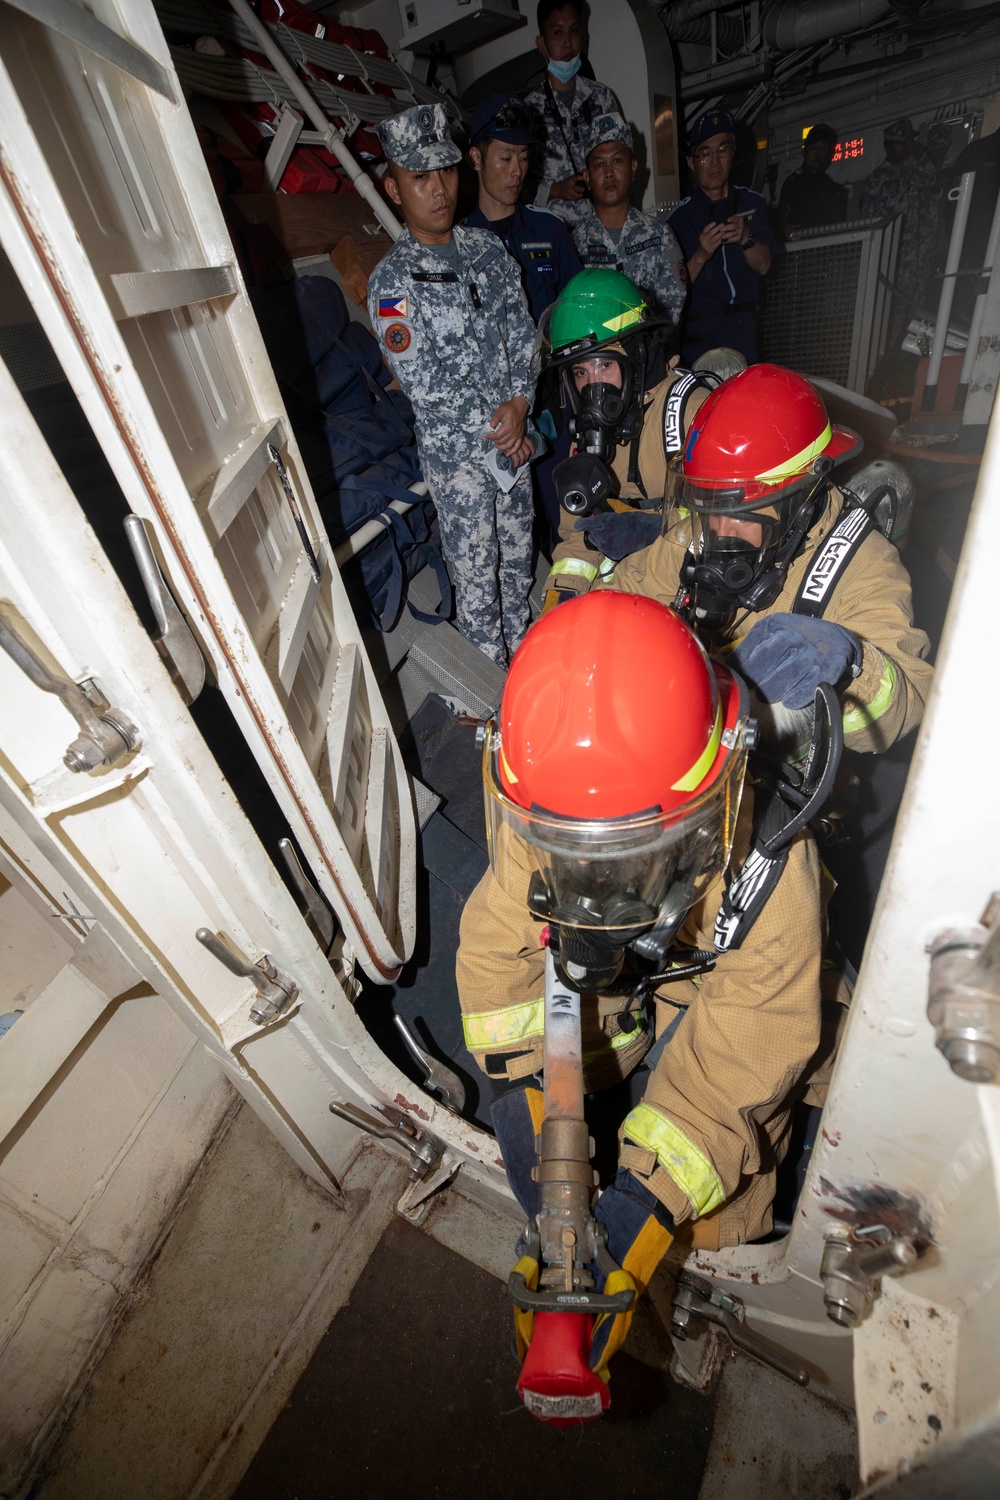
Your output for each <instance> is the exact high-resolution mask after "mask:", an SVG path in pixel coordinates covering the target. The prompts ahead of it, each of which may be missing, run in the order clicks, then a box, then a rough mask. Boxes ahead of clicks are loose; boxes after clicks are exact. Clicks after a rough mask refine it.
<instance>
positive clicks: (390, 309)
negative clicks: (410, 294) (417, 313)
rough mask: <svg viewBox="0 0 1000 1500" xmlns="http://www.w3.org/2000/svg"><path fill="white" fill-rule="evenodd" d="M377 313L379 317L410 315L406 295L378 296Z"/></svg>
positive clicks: (403, 316)
mask: <svg viewBox="0 0 1000 1500" xmlns="http://www.w3.org/2000/svg"><path fill="white" fill-rule="evenodd" d="M378 315H379V317H380V318H408V317H409V316H410V306H409V302H408V300H407V298H406V297H380V298H379V299H378Z"/></svg>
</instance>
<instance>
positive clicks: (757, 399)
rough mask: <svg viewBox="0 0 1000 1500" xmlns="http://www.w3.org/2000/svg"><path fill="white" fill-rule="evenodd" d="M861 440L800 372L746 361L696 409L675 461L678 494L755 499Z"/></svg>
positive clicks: (682, 497)
mask: <svg viewBox="0 0 1000 1500" xmlns="http://www.w3.org/2000/svg"><path fill="white" fill-rule="evenodd" d="M860 447H861V439H860V438H859V437H858V435H857V433H855V432H852V431H851V430H850V428H848V427H840V426H835V425H833V424H831V422H830V419H829V417H828V416H827V413H826V407H825V406H824V405H823V402H822V400H821V399H820V396H819V393H818V391H817V390H816V388H815V386H813V385H811V384H810V382H809V381H808V380H806V379H805V377H804V376H802V375H797V374H796V373H795V372H794V370H786V369H783V368H782V366H780V365H767V364H764V365H751V366H750V367H749V369H746V370H744V371H743V372H742V374H740V375H734V376H733V377H732V379H731V380H727V381H726V382H725V383H724V384H723V385H721V386H720V387H719V388H718V390H716V391H713V392H712V394H711V396H709V398H708V400H707V401H706V402H705V403H704V405H703V406H702V407H701V409H700V410H699V411H698V413H697V416H696V417H695V419H694V424H693V426H692V428H691V430H690V432H689V433H688V437H687V442H686V443H685V446H684V456H683V459H682V460H681V463H680V465H679V468H680V470H681V473H682V475H683V481H684V482H683V485H682V490H683V493H678V494H676V496H675V499H677V500H678V501H680V502H681V503H684V504H695V505H698V504H699V500H700V504H701V506H702V507H704V508H708V509H727V510H728V509H732V508H736V507H737V506H739V505H759V504H760V503H761V502H764V503H766V502H767V500H768V499H771V498H775V497H776V496H777V495H779V494H780V492H781V491H782V490H783V489H786V488H787V487H789V486H791V485H794V484H796V483H797V482H799V481H800V480H802V479H803V478H804V477H805V476H807V475H809V474H811V473H818V472H821V470H820V469H819V468H817V464H818V463H819V461H821V460H826V461H827V467H829V466H830V465H832V464H836V463H839V462H841V460H843V459H845V458H849V457H851V456H852V455H853V454H855V453H857V452H858V451H859V449H860ZM723 496H726V500H723V498H722V497H723ZM713 497H714V499H713ZM720 502H721V503H720Z"/></svg>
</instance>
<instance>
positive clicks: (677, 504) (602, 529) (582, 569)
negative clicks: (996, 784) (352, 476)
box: [546, 271, 932, 752]
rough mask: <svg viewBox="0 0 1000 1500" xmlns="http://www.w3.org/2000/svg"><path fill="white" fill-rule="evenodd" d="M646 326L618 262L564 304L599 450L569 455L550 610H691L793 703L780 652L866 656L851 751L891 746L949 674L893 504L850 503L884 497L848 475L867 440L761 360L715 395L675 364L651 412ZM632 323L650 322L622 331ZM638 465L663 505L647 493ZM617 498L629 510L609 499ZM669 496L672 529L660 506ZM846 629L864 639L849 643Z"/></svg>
mask: <svg viewBox="0 0 1000 1500" xmlns="http://www.w3.org/2000/svg"><path fill="white" fill-rule="evenodd" d="M612 277H613V278H615V281H614V282H612V281H610V280H609V279H608V278H612ZM586 278H605V280H604V281H603V282H601V283H598V282H597V281H589V282H588V281H587V280H586ZM645 322H646V318H645V315H644V309H643V305H642V299H641V297H640V295H639V293H638V292H637V291H636V289H635V288H634V287H632V285H631V283H630V282H628V281H627V280H626V279H625V278H624V277H618V276H617V273H615V272H604V271H584V272H582V273H581V275H580V276H578V277H576V278H574V281H573V282H571V283H570V285H569V287H567V289H566V291H565V292H564V293H563V296H562V297H560V299H559V301H558V302H556V303H555V305H554V307H553V309H552V312H551V317H550V319H549V322H548V325H547V329H548V343H549V348H550V353H549V356H548V358H549V362H550V363H552V364H555V365H556V366H557V367H558V368H559V369H560V371H561V374H562V380H563V385H564V388H565V389H566V390H567V393H568V399H569V400H570V401H571V402H572V404H573V414H574V417H573V419H574V422H575V423H576V424H577V434H578V442H580V441H581V440H582V442H583V443H585V444H587V445H588V446H589V448H590V450H591V451H590V452H581V453H580V454H578V455H577V456H576V457H574V458H573V459H570V460H568V465H575V466H576V471H575V478H576V481H577V482H576V483H575V485H574V484H572V483H567V482H566V475H565V472H564V474H563V475H562V476H559V475H558V474H557V484H559V483H560V480H561V482H562V489H563V498H564V506H565V504H566V501H567V499H568V502H569V511H567V512H566V516H565V525H564V528H563V537H564V542H563V544H562V545H561V546H560V547H559V548H557V550H556V554H555V556H554V560H553V566H552V570H551V572H550V575H549V578H548V580H547V586H546V587H547V594H546V604H547V605H549V606H550V607H551V605H553V604H554V603H556V602H558V601H559V600H560V599H565V598H567V597H570V596H571V595H572V594H574V593H579V592H582V591H585V590H586V589H589V588H591V587H602V586H612V587H614V588H616V589H620V590H624V591H626V592H628V593H641V594H647V595H649V596H650V597H652V598H655V599H660V600H662V602H663V603H665V604H671V605H675V606H676V607H677V608H678V609H679V610H680V611H681V613H682V614H683V615H684V616H685V618H687V619H689V620H690V621H691V623H692V624H693V625H694V626H695V628H696V629H697V630H698V631H699V633H700V634H701V636H702V638H703V639H704V640H705V641H706V643H709V644H712V645H713V646H715V647H720V648H722V649H726V648H730V649H731V648H733V647H735V648H736V651H737V658H736V659H737V660H738V663H739V666H740V670H741V671H742V672H743V674H744V676H745V677H746V678H747V679H748V681H749V682H750V683H751V686H752V687H754V688H755V690H757V692H758V694H759V696H760V697H761V698H762V699H764V700H766V701H768V702H770V703H775V702H782V703H783V704H785V706H786V707H788V708H796V707H800V706H801V705H799V704H793V703H791V702H790V701H789V699H788V697H787V683H786V681H785V678H786V677H787V672H786V671H784V670H783V669H782V667H781V665H780V662H781V661H784V660H785V658H788V659H789V660H792V659H795V658H798V659H799V660H801V659H802V658H803V656H804V655H805V656H806V657H811V656H815V654H816V653H817V652H821V651H822V650H829V649H837V648H839V649H840V650H849V649H850V650H853V651H854V652H855V654H857V660H854V661H852V662H851V667H852V671H853V672H854V676H853V679H852V681H851V682H850V684H849V686H848V687H847V688H846V689H845V690H844V692H843V693H842V699H843V706H844V726H843V727H844V735H845V744H846V746H847V748H848V749H850V750H858V751H875V752H878V751H883V750H885V749H887V748H888V747H889V746H890V745H891V744H893V743H894V742H895V740H897V739H898V738H899V737H900V735H902V734H905V733H906V732H907V731H908V730H910V729H912V728H913V727H914V726H915V725H916V724H917V723H919V721H920V717H921V715H922V713H923V706H924V703H925V702H926V698H927V693H928V690H929V687H930V681H931V676H932V668H931V666H930V664H929V663H928V662H927V661H926V656H927V652H928V650H929V642H928V640H927V637H926V635H925V634H924V632H923V631H921V630H917V629H915V628H914V626H913V607H912V599H911V590H910V580H909V577H908V575H907V572H906V569H905V568H904V566H903V564H902V562H901V561H900V558H899V554H898V553H897V551H896V549H895V548H894V547H893V546H892V544H891V543H890V542H889V541H887V539H886V537H885V536H883V535H882V533H881V531H880V529H879V526H880V525H881V521H882V513H883V510H884V509H885V507H886V505H887V504H888V505H889V510H890V512H891V496H890V497H889V499H888V501H887V500H886V499H885V498H883V499H882V500H881V501H880V503H879V509H878V511H877V512H874V511H873V512H870V511H869V510H868V509H866V508H865V506H864V505H859V504H849V503H848V500H849V494H850V490H849V488H848V487H849V486H850V487H851V489H853V490H855V491H857V492H858V493H866V492H867V493H868V494H870V495H871V496H872V498H873V499H875V498H877V497H878V493H879V492H878V490H877V489H876V488H874V487H873V486H872V484H871V483H870V482H868V481H866V479H865V472H866V471H861V472H860V473H853V474H852V476H851V477H850V479H849V480H848V481H846V482H845V488H844V490H841V489H839V488H838V487H837V486H836V485H835V484H834V483H833V482H832V479H831V472H832V471H833V469H834V467H835V466H837V465H840V464H843V463H845V462H846V461H848V460H850V459H854V458H856V456H857V454H858V453H859V451H860V447H861V444H860V440H859V439H858V438H857V437H856V436H855V434H854V433H852V432H850V431H849V430H848V429H847V428H844V427H840V426H833V425H831V423H830V421H829V418H828V416H827V412H826V408H825V407H824V405H823V402H822V401H821V399H820V397H819V395H818V393H817V391H816V389H815V387H814V386H812V385H811V384H810V382H809V381H808V380H806V379H804V378H803V377H802V376H801V375H797V374H795V373H794V372H793V371H791V370H785V369H782V368H780V367H779V366H776V365H752V366H750V368H749V369H746V370H744V371H742V372H741V373H738V374H735V375H733V376H732V377H731V378H729V379H727V380H726V381H725V382H724V383H723V384H722V385H721V386H719V387H718V389H714V390H713V389H711V385H710V384H709V385H708V386H706V385H701V384H696V383H695V382H696V381H697V380H698V378H699V377H697V376H696V375H695V374H694V372H681V371H678V370H676V369H675V370H674V371H672V372H671V374H670V375H669V376H668V379H667V381H665V382H663V384H662V386H660V387H658V388H657V389H656V391H655V392H654V400H652V401H650V402H649V403H648V404H647V405H646V406H645V408H644V407H643V405H642V399H643V398H642V393H641V390H640V389H638V388H637V383H636V380H635V376H634V373H633V369H632V365H634V364H635V362H636V361H635V352H634V350H635V343H634V342H633V343H632V344H631V353H630V352H629V345H630V339H631V340H633V341H635V340H638V339H639V338H641V337H642V331H643V328H644V325H645ZM619 325H620V327H623V328H628V329H632V330H634V332H633V333H632V334H631V335H628V336H626V337H623V336H622V335H621V333H620V332H619ZM616 340H617V341H620V343H621V345H622V346H623V347H624V348H625V350H626V352H624V353H622V352H621V351H620V350H619V348H618V347H616ZM602 420H603V423H604V425H603V427H602V426H601V421H602ZM609 431H610V433H611V438H610V440H609V438H608V432H609ZM622 433H624V434H625V440H624V441H622V438H621V434H622ZM602 444H603V447H602ZM682 445H683V453H681V451H680V450H681V448H682ZM568 465H567V467H568ZM628 470H631V472H632V474H633V475H640V476H641V482H642V491H643V493H644V495H645V497H646V498H643V497H642V495H640V496H639V498H638V500H636V498H635V496H636V494H637V493H638V492H637V490H636V489H635V486H634V484H633V485H632V486H630V485H629V484H628V473H627V471H628ZM573 477H574V474H573V473H572V471H571V474H570V478H571V479H572V478H573ZM609 492H610V494H611V496H612V497H613V496H616V495H621V496H622V497H623V499H624V502H625V503H624V504H623V500H622V499H618V500H612V502H611V503H613V504H614V505H615V507H616V508H615V509H609V508H608V504H609V502H608V500H606V499H605V496H606V495H607V494H608V493H609ZM664 493H665V494H666V503H665V505H664V507H663V521H662V528H661V522H660V516H659V514H658V513H657V512H654V509H653V506H654V504H657V501H656V499H655V498H654V497H659V496H660V495H661V494H664ZM595 497H596V498H595ZM634 505H637V506H638V507H639V508H637V509H633V508H632V507H633V506H634ZM574 509H575V512H576V515H575V516H574V515H573V514H571V512H573V511H574ZM577 527H579V528H580V529H579V530H577V529H576V528H577ZM661 529H662V533H663V534H662V536H661V535H658V533H659V532H660V531H661ZM588 543H589V545H588ZM771 617H776V618H774V619H772V618H771ZM838 626H839V627H841V628H842V630H843V631H844V632H845V633H846V632H849V633H850V635H851V636H852V637H854V639H855V642H856V643H857V644H856V647H854V648H851V647H850V643H849V642H847V641H846V639H845V637H844V636H841V637H839V640H838V637H837V634H836V630H835V629H833V628H832V627H838ZM834 642H837V643H838V647H836V648H835V647H834V644H833V643H834ZM832 680H836V678H834V679H832ZM808 700H809V694H808V693H807V694H806V696H805V698H804V699H803V702H807V701H808Z"/></svg>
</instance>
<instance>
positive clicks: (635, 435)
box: [537, 268, 746, 608]
mask: <svg viewBox="0 0 1000 1500" xmlns="http://www.w3.org/2000/svg"><path fill="white" fill-rule="evenodd" d="M668 331H669V328H668V325H667V324H665V323H664V322H663V320H657V319H655V318H653V317H652V315H651V313H650V311H649V308H648V307H647V305H646V303H645V300H644V298H643V295H642V293H641V292H640V291H639V289H638V288H637V287H636V286H635V284H634V283H633V282H632V281H630V280H629V279H628V277H627V276H623V275H622V274H621V272H620V271H616V270H610V269H601V268H591V269H589V270H585V271H582V272H580V273H579V274H578V275H577V276H575V277H574V278H573V280H572V281H571V282H570V283H569V284H568V286H567V287H566V288H565V290H564V291H563V292H562V294H561V295H560V297H559V299H558V300H557V302H556V303H555V304H554V305H553V307H552V308H550V309H548V310H547V311H546V314H545V315H544V317H543V319H542V322H541V324H540V328H539V348H538V351H537V360H538V362H539V363H541V362H542V361H543V360H544V364H545V367H546V368H547V369H550V370H552V371H554V372H555V373H556V374H557V375H558V377H559V382H560V388H561V393H562V400H563V405H564V407H565V408H567V409H568V411H569V414H570V415H569V420H570V423H571V431H572V435H573V438H574V441H575V447H576V451H575V453H574V455H573V457H572V458H570V459H567V460H565V461H564V462H563V463H562V464H560V465H559V466H558V467H557V468H556V470H555V471H554V479H555V483H556V488H557V492H558V494H559V498H560V502H561V504H560V526H559V543H558V545H557V547H556V549H555V551H554V552H553V555H552V567H551V568H550V570H549V575H548V578H547V579H546V582H545V607H546V608H552V607H553V606H554V605H555V604H557V603H559V602H561V601H562V600H564V599H566V598H569V597H572V596H573V595H574V594H582V593H586V591H587V589H589V588H590V587H591V586H592V585H593V584H594V583H595V582H596V581H598V580H599V579H602V578H605V577H608V576H610V573H611V572H612V570H613V557H619V558H620V557H622V556H624V555H625V553H624V552H623V551H621V550H619V549H620V548H622V547H624V548H625V549H626V550H629V551H630V550H634V549H635V548H636V547H639V546H645V545H647V544H648V543H649V542H650V541H651V540H652V537H653V536H655V534H656V531H657V529H658V527H657V525H656V518H658V517H659V514H660V509H661V502H662V498H663V485H664V478H665V474H666V464H667V460H668V459H669V458H671V457H673V455H674V454H676V453H679V452H680V450H681V447H682V445H683V441H684V435H685V433H686V431H687V429H688V427H689V426H690V424H691V421H692V419H693V417H694V414H695V412H697V411H698V409H699V407H700V406H701V405H702V403H703V402H704V401H706V400H707V399H708V396H709V394H710V393H711V392H712V391H713V390H714V389H715V387H716V386H717V385H718V384H719V382H720V379H722V378H724V377H725V376H728V375H730V374H732V373H735V370H737V369H744V368H745V367H746V361H745V360H744V359H743V358H742V356H741V355H738V354H736V353H735V351H733V350H728V349H717V350H713V351H712V352H711V354H710V355H708V356H706V357H705V360H704V361H703V362H702V363H703V366H704V367H703V368H701V369H698V370H683V369H681V368H680V367H679V365H678V363H677V360H676V358H674V359H672V360H671V361H670V363H669V365H668V367H667V370H666V374H665V375H664V377H663V378H662V379H660V380H656V381H654V382H653V383H651V382H650V375H651V371H652V370H653V369H654V368H655V366H656V363H657V352H656V346H655V341H656V339H657V338H658V337H659V336H661V335H662V334H663V333H665V332H668ZM661 368H662V359H661ZM636 513H638V514H636ZM616 515H620V516H622V517H623V518H624V519H622V520H621V521H614V520H612V521H611V529H610V531H609V532H608V537H609V541H610V544H611V546H612V553H613V557H612V556H609V557H605V556H603V555H602V553H601V551H600V541H599V538H600V537H601V534H602V533H601V523H602V521H604V520H607V519H608V518H609V517H614V516H616ZM650 528H652V530H650Z"/></svg>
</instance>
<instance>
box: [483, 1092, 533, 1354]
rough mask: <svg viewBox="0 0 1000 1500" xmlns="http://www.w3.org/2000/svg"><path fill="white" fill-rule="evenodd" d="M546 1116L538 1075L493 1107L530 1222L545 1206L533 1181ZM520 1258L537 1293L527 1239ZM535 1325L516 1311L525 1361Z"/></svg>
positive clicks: (514, 1186)
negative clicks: (536, 1144)
mask: <svg viewBox="0 0 1000 1500" xmlns="http://www.w3.org/2000/svg"><path fill="white" fill-rule="evenodd" d="M544 1113H545V1095H544V1094H543V1093H542V1090H541V1089H540V1088H539V1087H538V1079H537V1078H536V1077H535V1076H534V1075H532V1076H530V1077H528V1078H522V1079H519V1080H518V1081H517V1082H516V1083H512V1084H501V1085H500V1086H499V1089H498V1092H497V1093H496V1094H495V1095H494V1097H493V1103H492V1104H491V1105H490V1116H491V1118H492V1120H493V1130H494V1133H495V1134H496V1138H497V1145H498V1146H499V1147H500V1154H501V1156H502V1157H503V1165H504V1171H505V1172H506V1173H507V1181H508V1182H509V1183H510V1187H511V1192H512V1193H513V1194H514V1197H515V1198H516V1199H517V1201H518V1203H519V1204H520V1205H521V1207H522V1209H523V1210H524V1212H525V1214H526V1215H527V1217H528V1219H529V1220H533V1219H534V1218H535V1216H536V1215H537V1213H538V1210H539V1209H540V1208H541V1206H542V1195H541V1190H540V1188H539V1186H538V1184H537V1183H536V1182H534V1181H533V1180H532V1176H531V1173H532V1170H533V1169H534V1168H535V1167H536V1166H537V1165H538V1156H537V1153H536V1151H535V1136H536V1135H537V1134H538V1133H539V1132H540V1131H541V1128H542V1119H543V1117H544ZM536 1244H537V1241H536ZM517 1254H518V1261H517V1264H516V1265H515V1267H514V1270H515V1271H517V1272H518V1273H519V1275H521V1276H523V1277H524V1281H525V1285H526V1286H527V1287H528V1289H529V1291H532V1292H535V1291H537V1290H538V1277H539V1271H540V1267H539V1264H538V1261H537V1260H536V1259H535V1257H534V1256H533V1255H531V1254H529V1253H528V1249H527V1241H526V1239H525V1237H524V1236H523V1235H522V1236H521V1239H520V1240H519V1241H518V1247H517ZM534 1321H535V1315H534V1313H533V1312H529V1311H528V1310H526V1309H525V1308H521V1307H515V1308H514V1335H515V1339H516V1342H517V1355H518V1359H521V1360H523V1359H524V1356H525V1354H526V1353H527V1351H528V1345H529V1344H530V1343H531V1334H532V1329H533V1326H534Z"/></svg>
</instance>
